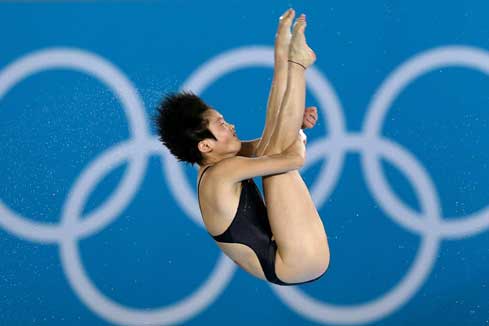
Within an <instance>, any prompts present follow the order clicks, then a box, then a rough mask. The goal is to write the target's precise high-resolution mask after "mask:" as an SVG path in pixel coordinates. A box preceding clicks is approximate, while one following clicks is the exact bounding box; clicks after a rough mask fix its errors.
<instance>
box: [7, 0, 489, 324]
mask: <svg viewBox="0 0 489 326" xmlns="http://www.w3.org/2000/svg"><path fill="white" fill-rule="evenodd" d="M288 7H294V8H295V9H296V11H297V13H301V12H305V13H306V14H307V19H308V28H307V38H308V42H309V44H310V45H311V47H312V48H313V49H314V50H315V52H316V54H317V56H318V59H317V61H316V64H315V65H314V68H313V69H311V70H310V72H309V75H308V82H309V84H308V94H307V104H308V105H317V106H318V107H319V122H318V124H317V125H316V127H315V128H314V129H313V130H309V131H307V135H308V141H309V142H308V164H307V166H306V167H305V168H304V169H303V170H302V174H303V177H304V179H305V180H306V183H307V184H308V186H309V187H310V189H311V192H312V193H313V196H314V199H315V201H316V203H317V205H318V210H319V212H320V214H321V216H322V219H323V223H324V225H325V227H326V230H327V234H328V237H329V241H330V247H331V255H332V256H331V257H332V258H331V259H332V260H331V265H330V268H329V271H328V273H327V276H325V277H323V278H322V279H321V280H319V281H317V282H314V283H312V284H307V285H304V286H299V287H295V288H294V289H291V288H288V289H284V288H277V287H275V286H270V285H269V284H267V283H266V282H263V281H261V280H258V279H256V278H254V277H252V276H250V275H249V274H247V273H246V272H244V271H242V270H240V269H235V267H234V265H233V264H231V263H230V261H229V260H227V259H225V258H223V257H222V256H221V253H220V251H219V250H218V247H217V246H216V245H215V243H214V242H213V241H212V239H211V238H210V237H209V236H208V235H207V233H206V232H205V229H204V228H203V227H202V224H201V222H200V220H199V218H198V211H197V210H196V209H197V206H196V205H197V203H196V195H195V193H196V187H195V185H196V170H195V168H193V167H190V166H185V165H183V164H178V163H176V162H175V161H174V160H173V159H172V158H171V157H170V156H169V155H168V154H167V152H166V151H165V150H164V149H163V148H160V147H156V146H154V140H155V136H154V131H153V130H151V129H148V132H147V133H146V134H145V133H144V132H145V130H144V127H147V128H150V127H149V117H150V115H151V114H152V113H153V110H154V107H155V105H156V104H157V102H158V101H159V99H160V98H161V96H162V94H163V93H164V92H166V91H174V90H178V89H179V88H181V87H183V86H184V85H185V83H188V82H189V81H190V80H191V78H192V77H195V76H196V74H197V73H198V72H199V71H201V70H199V69H201V68H203V67H206V65H208V64H209V63H210V62H212V60H215V59H216V58H217V57H218V56H219V55H222V54H228V55H231V58H235V57H233V56H232V55H233V54H235V53H236V52H233V51H238V50H242V51H245V52H244V53H245V54H246V53H248V55H245V58H250V60H251V59H256V60H258V61H260V60H262V61H263V62H265V63H261V64H250V66H248V67H242V68H239V69H238V68H237V69H234V70H232V71H229V72H227V73H225V74H221V75H219V76H217V77H215V78H214V79H215V80H212V81H210V82H209V83H207V85H206V86H205V87H204V88H203V89H202V90H201V91H200V94H201V95H202V97H203V98H204V99H205V100H206V101H207V102H209V103H210V104H212V105H213V106H214V107H216V108H217V109H218V110H219V111H220V112H222V113H223V114H224V115H225V117H226V118H227V120H228V121H230V122H232V123H234V124H235V125H236V129H237V132H238V135H239V137H240V138H241V139H252V138H256V137H259V136H260V134H261V130H262V127H263V123H264V119H265V109H266V107H265V105H266V100H267V96H268V89H269V84H270V81H271V76H272V69H271V68H270V66H269V65H267V64H266V62H269V61H270V59H271V57H270V55H269V54H270V53H271V52H270V51H271V49H272V46H273V39H274V34H275V30H276V24H277V20H278V17H279V16H280V14H281V13H282V12H283V11H284V10H285V9H287V8H288ZM488 9H489V4H488V3H487V1H482V0H479V1H453V2H447V1H428V2H426V1H377V2H372V1H369V2H360V1H337V0H331V1H321V2H320V1H314V2H313V1H308V2H307V3H306V2H299V1H288V2H286V1H283V2H279V1H274V2H271V1H270V2H265V1H245V2H244V1H243V2H236V1H226V2H222V3H219V4H218V3H213V2H202V1H193V2H191V1H141V2H136V1H124V2H114V1H93V2H86V3H83V2H75V3H62V2H60V3H57V2H45V3H43V2H40V3H14V2H8V3H2V4H0V36H1V43H0V94H1V95H0V179H1V182H0V200H1V205H0V248H1V249H0V258H1V264H0V324H1V325H107V324H121V325H127V324H137V323H143V322H146V323H149V324H161V325H227V324H231V323H232V324H233V325H252V324H254V325H270V324H272V325H274V324H282V325H283V324H287V325H288V324H290V325H340V324H351V325H487V324H489V299H488V298H489V277H488V276H487V275H489V274H488V273H489V249H488V248H489V247H488V241H489V232H488V231H487V228H488V226H489V215H488V212H487V211H486V209H487V205H488V203H489V195H488V194H489V172H488V171H489V170H488V163H487V162H488V161H489V151H488V150H487V148H488V146H489V137H488V136H487V129H488V125H489V111H488V104H489V96H488V95H487V94H488V90H489V78H488V76H487V74H488V71H489V69H488V67H489V65H488V63H487V62H488V59H487V58H488V57H489V22H488V19H487V17H488V16H487V12H488ZM255 46H260V47H265V48H262V49H265V50H266V51H264V52H263V54H260V53H261V52H260V53H259V54H257V55H256V54H253V55H251V54H250V53H254V52H246V51H253V48H250V47H255ZM448 46H450V48H446V47H448ZM61 48H62V49H64V50H61ZM255 50H256V49H255ZM38 51H45V52H38ZM56 51H58V52H56ZM61 51H63V52H61ZM230 51H231V52H230ZM433 51H435V52H433ZM56 53H58V54H59V55H60V56H59V57H57V56H56ZM40 54H41V55H44V57H39V56H37V57H34V56H35V55H40ZM74 54H75V55H77V57H70V55H74ZM88 55H92V56H93V55H95V56H96V57H87V56H88ZM423 55H432V57H419V56H423ZM26 56H27V57H26ZM35 58H37V59H36V60H37V61H35V62H37V63H38V64H46V62H47V61H46V60H51V59H52V60H53V61H54V63H53V66H52V67H51V69H44V70H42V69H41V68H40V69H41V70H40V71H38V72H33V73H26V75H25V76H24V77H25V78H20V79H19V80H18V81H17V82H15V83H11V84H10V85H9V80H10V79H11V78H12V76H14V74H15V72H19V70H15V71H14V70H12V69H13V68H12V67H14V66H13V65H14V64H18V65H17V66H15V67H17V68H19V67H20V68H25V69H27V64H28V62H33V61H25V60H34V59H35ZM87 58H92V59H93V60H94V61H93V62H88V61H86V60H85V59H87ZM430 58H431V59H430ZM82 59H83V60H82ZM418 59H419V60H418ZM19 60H24V61H19ZM62 60H66V61H68V63H66V62H65V63H64V64H63V65H61V64H60V62H61V61H62ZM70 60H71V61H70ZM87 60H88V59H87ZM217 60H219V58H218V59H217ZM416 60H418V61H416ZM430 60H431V61H430ZM437 60H441V61H443V60H446V61H448V63H449V64H446V65H443V64H442V65H440V66H436V64H433V62H435V63H436V62H438V61H437ZM428 61H429V62H431V63H432V65H431V66H430V65H429V64H428V66H427V68H426V69H425V70H426V72H425V73H421V74H419V76H417V77H413V80H412V81H411V82H410V83H407V84H406V85H404V86H402V87H401V89H400V93H399V95H398V96H396V97H394V98H393V99H392V102H391V103H388V111H386V115H385V119H384V121H383V123H381V124H380V131H379V137H374V136H372V135H373V134H372V133H370V134H369V135H370V136H369V137H370V138H368V137H367V135H368V134H367V132H366V130H367V129H365V128H366V127H365V121H367V117H368V116H370V114H372V112H373V111H374V105H373V104H371V103H372V100H373V98H374V95H375V94H379V93H378V92H379V91H380V90H381V89H382V87H383V86H382V85H385V84H384V82H385V81H386V80H387V78H389V77H393V76H394V77H395V76H397V77H395V78H394V77H393V78H394V79H395V80H397V81H398V80H400V79H399V78H401V77H399V76H400V75H395V72H396V71H398V70H396V69H400V68H401V67H407V66H405V65H406V64H411V66H408V68H406V69H407V70H408V71H410V72H412V71H414V70H415V69H416V67H418V68H419V67H420V66H421V65H422V64H423V63H424V62H428ZM70 62H71V65H76V64H81V63H82V62H84V63H87V62H88V63H87V66H88V67H86V69H89V68H90V67H91V68H93V69H94V70H97V69H99V68H100V69H101V67H102V68H104V67H105V68H107V67H109V66H110V65H112V68H114V69H116V70H117V71H116V72H118V73H119V75H117V74H116V73H115V72H114V74H115V75H117V76H119V77H120V78H122V79H118V81H119V82H121V80H123V78H127V84H124V85H126V86H125V88H124V89H125V91H126V95H127V94H129V92H130V90H131V89H133V90H134V94H132V95H133V97H132V99H133V100H134V102H132V106H131V108H130V109H128V108H127V107H125V105H124V104H122V102H121V100H120V98H121V97H120V95H118V94H117V93H116V92H114V91H113V90H111V89H109V87H108V86H107V83H104V82H102V81H101V80H100V79H99V78H96V77H94V76H93V75H90V74H88V73H86V72H81V71H79V70H77V69H73V67H71V66H70V67H68V65H70ZM460 62H465V63H464V64H461V63H460ZM218 63H219V64H222V61H218ZM474 66H480V69H474ZM413 67H414V68H413ZM430 67H432V68H433V69H431V68H430ZM413 69H414V70H413ZM97 71H99V70H97ZM484 71H485V72H484ZM114 74H112V77H114V76H115V75H114ZM121 76H122V77H121ZM124 76H125V77H124ZM398 77H399V78H398ZM112 80H113V81H114V80H115V79H112ZM325 83H326V84H325ZM328 83H329V84H328ZM118 85H119V84H118ZM321 85H322V86H324V85H329V86H330V87H331V89H330V91H326V90H325V88H324V87H322V88H321V87H320V86H321ZM119 86H120V85H119ZM315 87H316V88H317V89H318V90H317V91H314V88H315ZM325 94H329V95H331V94H336V97H337V100H338V103H337V106H335V105H334V103H333V102H331V103H330V102H327V101H325V100H324V99H323V100H321V96H325ZM138 99H139V100H140V101H141V102H138ZM138 103H139V104H138ZM328 103H330V104H328ZM125 110H128V111H131V112H133V113H134V112H136V113H134V114H135V115H136V116H138V117H140V118H142V119H141V120H139V122H135V123H134V126H135V127H134V128H135V129H138V130H139V132H140V134H139V136H138V137H139V138H137V137H135V136H134V135H133V132H132V131H131V127H130V123H129V121H130V120H129V119H128V117H127V114H126V113H125V112H126V111H125ZM335 110H336V111H335ZM335 117H336V118H335ZM338 117H340V118H338ZM338 119H339V120H338ZM341 119H343V122H344V126H343V130H341V129H339V128H340V127H341V121H342V120H341ZM145 124H146V125H145ZM141 128H143V129H141ZM334 130H336V132H335V131H334ZM338 130H339V131H338ZM381 140H382V141H381ZM112 150H125V151H122V152H121V153H122V154H121V157H120V158H119V159H117V157H116V156H113V155H112V154H110V153H112V152H111V151H112ZM127 153H129V154H127ZM321 153H323V154H321ZM375 153H378V154H379V155H378V156H376V155H375ZM109 154H110V155H111V156H107V155H109ZM125 154H127V157H125ZM343 154H344V155H343ZM375 157H377V158H378V160H376V159H375ZM103 158H105V159H107V160H109V161H110V159H109V158H114V160H113V161H110V162H109V161H103V160H102V159H103ZM128 158H129V160H128ZM146 159H147V162H146ZM101 160H102V161H101ZM362 160H364V161H362ZM368 160H370V161H368ZM367 161H368V162H367ZM96 162H99V163H98V164H101V167H102V168H101V169H97V168H96V167H93V166H92V164H94V163H96ZM369 162H370V163H369ZM375 162H377V163H378V164H380V166H381V167H382V169H381V170H378V171H382V172H381V174H382V173H383V175H384V176H385V180H386V181H387V188H386V187H383V186H382V182H381V180H383V179H382V178H379V175H377V174H375V173H374V172H373V170H368V169H367V168H365V167H366V166H367V165H368V164H370V165H368V166H370V167H372V166H374V165H375V164H376V163H375ZM145 164H147V165H145ZM372 164H373V165H372ZM131 169H132V170H131ZM87 171H89V172H87ZM96 171H99V172H100V173H99V175H98V176H97V177H94V178H95V179H93V180H94V182H93V183H92V184H91V185H88V183H87V182H88V181H87V180H89V178H88V177H82V174H83V175H84V174H85V173H88V174H89V175H91V176H94V175H95V174H96ZM131 171H132V172H131ZM131 173H132V174H131ZM325 174H327V175H326V177H325ZM127 176H129V177H131V176H132V177H134V178H132V179H128V178H126V177H127ZM367 177H371V179H370V181H369V179H368V178H367ZM256 181H257V183H258V184H260V182H259V178H257V180H256ZM124 182H128V185H126V186H124V185H123V183H124ZM79 183H81V184H82V185H84V186H85V187H86V188H87V189H89V190H90V191H89V192H83V191H75V188H76V187H75V185H77V184H79ZM372 184H375V185H377V186H378V187H379V188H377V190H375V191H374V190H372V189H373V188H374V187H372ZM383 185H384V186H385V185H386V184H383ZM81 187H83V186H81ZM118 189H119V190H120V189H125V190H127V192H126V193H125V195H124V194H122V195H119V194H117V191H118ZM389 189H390V190H389ZM186 191H188V193H186ZM113 196H115V197H113ZM82 197H83V199H81V198H82ZM110 198H113V199H114V200H113V202H112V203H114V205H112V206H110V207H109V206H107V203H110V202H109V201H108V200H110ZM80 199H81V202H80V201H79V202H78V204H79V205H78V207H77V200H80ZM77 208H78V210H77ZM100 208H103V209H102V210H100ZM94 212H95V213H98V214H99V215H97V216H90V215H91V214H92V213H94ZM13 214H16V215H17V216H13ZM23 221H24V222H29V223H27V225H26V224H22V223H23ZM104 221H105V222H104ZM99 222H100V223H99ZM90 223H92V225H91V224H90ZM90 225H91V226H90ZM76 252H78V253H79V257H78V256H77V254H76ZM77 257H78V258H79V260H77ZM78 262H79V264H78ZM413 268H414V269H413ZM83 275H85V276H86V278H84V276H83ZM406 277H407V279H406ZM87 280H89V281H90V282H88V283H84V282H85V281H87ZM209 281H212V282H214V283H212V282H211V283H208V282H209ZM403 282H404V283H403ZM90 284H92V285H91V286H92V287H90ZM204 285H205V288H201V286H204ZM403 286H406V287H405V288H404V287H403ZM199 291H200V292H199ZM199 295H200V296H199ZM307 300H310V301H307ZM179 304H182V305H179ZM170 307H173V308H177V307H179V308H180V310H165V309H166V308H170Z"/></svg>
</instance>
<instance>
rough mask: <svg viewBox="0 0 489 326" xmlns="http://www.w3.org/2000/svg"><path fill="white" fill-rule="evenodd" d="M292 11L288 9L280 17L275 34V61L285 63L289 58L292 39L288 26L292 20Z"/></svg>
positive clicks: (293, 13) (293, 12)
mask: <svg viewBox="0 0 489 326" xmlns="http://www.w3.org/2000/svg"><path fill="white" fill-rule="evenodd" d="M294 16H295V11H294V9H292V8H291V9H288V10H287V11H286V12H284V13H283V14H282V16H280V19H279V23H278V29H277V33H276V34H275V59H276V60H283V61H284V62H286V61H287V59H288V57H289V44H290V39H291V37H292V33H291V32H290V26H291V25H292V21H293V20H294Z"/></svg>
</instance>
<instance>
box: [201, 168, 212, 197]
mask: <svg viewBox="0 0 489 326" xmlns="http://www.w3.org/2000/svg"><path fill="white" fill-rule="evenodd" d="M211 166H212V165H208V166H207V167H206V168H205V169H204V171H202V174H201V175H200V178H199V183H198V184H197V193H198V192H199V187H200V181H201V180H202V176H203V175H204V173H205V171H207V169H208V168H210V167H211Z"/></svg>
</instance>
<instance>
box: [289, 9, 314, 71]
mask: <svg viewBox="0 0 489 326" xmlns="http://www.w3.org/2000/svg"><path fill="white" fill-rule="evenodd" d="M305 29H306V16H305V15H304V14H302V15H300V16H299V18H297V19H296V20H295V23H294V29H293V31H292V38H291V40H290V47H289V60H292V61H294V62H297V63H299V64H301V65H302V66H303V67H304V68H307V67H309V66H310V65H312V64H313V63H314V61H316V54H315V53H314V51H313V50H312V49H311V48H310V47H309V46H308V45H307V43H306V36H305V35H304V30H305Z"/></svg>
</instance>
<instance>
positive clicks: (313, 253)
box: [306, 245, 330, 278]
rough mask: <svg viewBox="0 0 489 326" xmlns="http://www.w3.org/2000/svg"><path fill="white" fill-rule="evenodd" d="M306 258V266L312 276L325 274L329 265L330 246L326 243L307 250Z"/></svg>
mask: <svg viewBox="0 0 489 326" xmlns="http://www.w3.org/2000/svg"><path fill="white" fill-rule="evenodd" d="M306 260H307V263H306V266H307V269H308V270H309V272H310V273H311V277H312V278H316V277H319V276H320V275H323V274H324V273H326V271H327V270H328V267H329V261H330V253H329V247H328V246H327V245H326V246H321V247H315V248H312V249H310V250H309V251H307V255H306Z"/></svg>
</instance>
